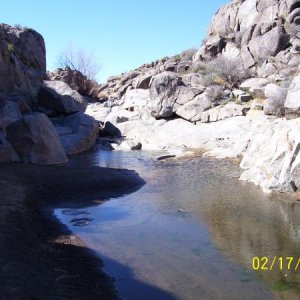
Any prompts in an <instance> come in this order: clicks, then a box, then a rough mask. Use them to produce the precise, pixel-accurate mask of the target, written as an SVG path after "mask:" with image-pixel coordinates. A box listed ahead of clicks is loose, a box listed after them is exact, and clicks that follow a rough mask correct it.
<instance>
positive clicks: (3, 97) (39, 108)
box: [0, 24, 98, 165]
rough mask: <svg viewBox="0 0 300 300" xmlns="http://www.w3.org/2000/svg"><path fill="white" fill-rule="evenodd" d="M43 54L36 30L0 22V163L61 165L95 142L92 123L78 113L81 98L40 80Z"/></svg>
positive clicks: (68, 89) (43, 78)
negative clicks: (71, 155)
mask: <svg viewBox="0 0 300 300" xmlns="http://www.w3.org/2000/svg"><path fill="white" fill-rule="evenodd" d="M45 54H46V51H45V43H44V39H43V37H42V36H41V35H40V34H39V33H37V32H36V31H34V30H33V29H29V28H22V27H20V26H19V27H11V26H9V25H6V24H0V77H1V78H0V79H1V80H0V162H9V161H21V162H24V163H33V164H43V165H51V164H61V163H65V162H67V161H68V159H67V156H66V154H73V153H78V152H81V151H85V150H88V149H90V148H91V147H92V146H93V145H94V143H95V141H96V139H97V135H98V125H97V123H96V121H95V120H94V119H93V118H92V117H90V116H87V115H84V113H83V112H84V111H85V108H86V105H87V101H86V99H84V97H83V96H82V95H80V94H79V93H78V92H77V91H75V90H73V89H71V87H69V86H68V85H67V84H66V83H63V82H61V81H47V80H46V79H47V76H46V56H45ZM58 119H59V121H57V120H58ZM61 124H63V125H61Z"/></svg>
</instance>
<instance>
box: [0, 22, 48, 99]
mask: <svg viewBox="0 0 300 300" xmlns="http://www.w3.org/2000/svg"><path fill="white" fill-rule="evenodd" d="M45 53H46V50H45V43H44V39H43V37H42V36H41V35H40V34H39V33H37V32H36V31H34V30H33V29H29V28H25V27H20V26H18V27H12V26H9V25H6V24H0V101H1V100H3V99H5V98H6V97H7V96H9V95H10V94H11V93H13V92H18V93H20V94H26V95H29V96H30V97H32V98H34V97H35V96H36V95H37V93H38V90H39V88H40V86H41V85H42V82H43V79H45V77H46V56H45Z"/></svg>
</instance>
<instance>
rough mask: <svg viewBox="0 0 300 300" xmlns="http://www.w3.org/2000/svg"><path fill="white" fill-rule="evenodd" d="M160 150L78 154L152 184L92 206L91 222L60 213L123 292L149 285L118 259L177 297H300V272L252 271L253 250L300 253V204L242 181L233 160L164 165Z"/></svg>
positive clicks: (140, 291) (133, 292) (83, 161)
mask: <svg viewBox="0 0 300 300" xmlns="http://www.w3.org/2000/svg"><path fill="white" fill-rule="evenodd" d="M161 155H162V154H145V153H143V152H140V153H136V152H135V153H132V152H126V153H122V152H97V153H94V154H92V155H91V154H90V155H86V156H81V157H79V160H78V161H73V162H72V163H73V164H81V165H85V164H95V165H101V166H103V165H105V166H108V167H122V168H130V169H135V170H136V171H137V172H139V174H140V176H141V177H143V178H144V179H145V181H146V182H147V184H146V185H145V186H144V187H143V188H142V189H141V190H139V191H138V192H136V193H134V194H131V195H127V196H125V197H122V198H118V199H112V200H109V201H107V202H105V203H103V204H102V205H99V206H95V207H89V208H88V211H89V212H90V215H89V218H91V219H93V222H91V223H90V224H89V225H88V226H84V227H81V228H78V227H74V226H72V223H70V221H71V220H72V216H70V215H69V216H68V215H66V214H61V213H60V212H59V211H58V212H57V215H58V216H59V218H60V219H61V220H62V221H63V222H65V223H66V224H68V225H69V226H70V228H71V229H72V230H73V231H75V232H77V233H78V234H79V236H80V237H81V238H82V239H83V240H84V241H85V242H86V243H87V244H88V245H89V246H90V247H91V248H93V249H94V250H95V251H97V252H98V253H99V255H100V256H101V257H104V262H105V264H106V272H108V273H109V274H110V275H112V276H113V277H114V278H115V279H116V286H117V288H118V289H119V290H120V292H121V296H123V297H126V298H127V299H132V297H133V296H135V297H137V298H136V299H147V297H145V290H143V288H141V287H137V286H136V285H135V283H134V282H133V278H132V277H130V276H129V275H128V273H127V272H126V273H124V274H123V271H122V268H121V269H120V268H119V267H116V265H123V266H126V268H127V269H130V270H131V272H130V273H132V274H134V280H135V279H138V280H139V281H141V282H144V283H146V284H149V285H151V286H155V287H158V288H160V289H161V290H164V291H167V292H169V293H171V294H172V295H174V297H175V298H176V299H199V297H200V295H201V299H241V298H242V299H272V298H273V296H274V295H275V296H277V298H279V299H300V296H299V295H300V291H299V290H298V289H299V284H298V282H300V277H299V275H298V273H300V271H298V272H292V271H281V270H278V268H277V269H276V268H275V269H274V270H273V271H272V272H269V271H265V272H254V271H252V269H251V268H252V267H251V262H252V258H253V257H254V256H259V257H261V256H268V257H270V258H271V257H274V256H277V257H278V256H283V257H286V256H294V257H299V256H300V243H299V242H300V240H299V239H300V206H299V205H300V204H299V203H298V202H295V201H289V199H287V196H284V195H277V196H274V195H272V196H270V195H266V194H265V193H263V192H262V191H261V189H260V188H259V187H256V186H254V185H252V184H248V183H245V182H239V181H238V178H239V175H240V172H241V170H240V169H239V167H238V166H236V165H233V164H232V163H231V162H228V161H218V160H214V159H208V158H200V159H199V158H197V159H185V160H172V161H158V160H157V159H156V158H157V157H159V156H161ZM85 217H86V216H85ZM106 258H108V259H106ZM111 261H115V262H118V264H115V263H111ZM285 274H287V275H285ZM131 276H132V275H131ZM139 297H140V298H139Z"/></svg>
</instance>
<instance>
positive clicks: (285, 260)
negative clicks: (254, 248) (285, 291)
mask: <svg viewBox="0 0 300 300" xmlns="http://www.w3.org/2000/svg"><path fill="white" fill-rule="evenodd" d="M252 269H253V270H255V271H272V270H276V269H277V270H280V271H297V270H298V269H300V257H293V256H286V257H283V256H274V257H267V256H261V257H259V256H255V257H253V258H252Z"/></svg>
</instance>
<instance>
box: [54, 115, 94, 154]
mask: <svg viewBox="0 0 300 300" xmlns="http://www.w3.org/2000/svg"><path fill="white" fill-rule="evenodd" d="M52 123H53V125H54V127H55V129H56V131H57V133H58V134H59V137H60V139H61V143H62V145H63V147H64V149H65V151H66V153H67V154H69V155H70V154H76V153H80V152H83V151H86V150H90V149H91V148H92V147H93V146H94V145H95V143H96V140H97V137H98V135H99V127H98V124H97V122H96V121H95V119H94V118H93V117H91V116H88V115H86V114H84V113H82V112H77V113H75V114H72V115H68V116H65V117H63V116H61V117H59V118H53V119H52Z"/></svg>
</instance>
